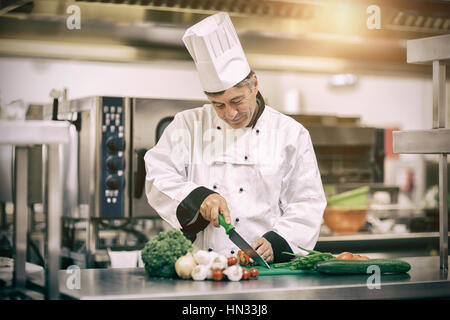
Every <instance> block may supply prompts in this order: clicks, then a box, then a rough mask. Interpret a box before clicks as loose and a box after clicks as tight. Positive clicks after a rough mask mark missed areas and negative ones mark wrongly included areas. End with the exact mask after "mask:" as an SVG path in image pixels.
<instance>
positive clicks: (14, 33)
mask: <svg viewBox="0 0 450 320" xmlns="http://www.w3.org/2000/svg"><path fill="white" fill-rule="evenodd" d="M71 5H75V6H77V7H78V8H79V9H80V10H79V12H80V17H81V20H80V22H81V24H80V27H81V28H80V29H73V30H70V29H69V28H68V26H67V20H68V19H69V18H70V16H71V15H72V14H73V11H68V8H69V7H70V6H71ZM373 5H375V6H376V8H375V9H379V17H380V20H379V22H380V24H379V26H380V28H379V29H369V27H368V24H367V21H368V20H370V19H371V16H372V15H373V13H374V11H367V10H370V8H369V7H370V6H373ZM368 8H369V9H368ZM371 8H373V7H371ZM218 11H227V12H228V13H229V14H230V16H231V18H232V20H233V23H234V24H235V26H236V29H237V31H238V34H239V37H240V39H241V42H242V45H243V47H244V50H245V51H246V54H247V56H248V59H249V61H250V64H251V65H252V67H253V68H255V69H267V70H302V71H319V72H371V73H373V72H381V73H404V72H406V73H414V74H427V75H429V74H430V70H428V69H429V68H427V67H424V66H417V65H408V64H406V40H408V39H416V38H423V37H428V36H434V35H441V34H448V33H450V1H448V0H445V1H444V0H440V1H437V0H435V1H431V0H379V1H376V0H358V1H355V0H320V1H295V0H179V1H176V0H141V1H139V0H109V1H108V0H97V1H74V0H71V1H69V0H61V1H59V0H35V1H23V0H21V1H13V0H10V1H2V2H0V54H1V55H4V56H11V55H12V56H34V57H50V58H65V59H87V60H95V61H98V60H101V61H105V60H106V61H124V62H129V61H134V62H145V61H150V60H158V59H175V60H190V57H189V55H188V54H187V51H186V50H185V48H184V46H183V44H182V41H181V37H182V35H183V33H184V30H185V29H186V28H187V27H188V26H190V25H192V24H194V23H195V22H197V21H200V20H201V19H203V18H204V17H206V16H208V15H210V14H213V13H216V12H218ZM370 21H375V20H370Z"/></svg>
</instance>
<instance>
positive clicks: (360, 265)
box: [273, 246, 411, 275]
mask: <svg viewBox="0 0 450 320" xmlns="http://www.w3.org/2000/svg"><path fill="white" fill-rule="evenodd" d="M299 248H300V249H302V250H304V251H306V252H308V255H301V254H293V253H289V252H285V253H286V254H290V255H292V256H293V258H292V260H291V261H289V262H283V263H275V264H274V265H273V267H275V268H281V267H290V268H291V269H293V270H314V271H318V272H321V273H324V274H335V275H338V274H367V273H368V272H367V270H368V268H369V267H374V266H377V267H378V268H379V270H380V272H382V273H403V272H408V271H409V270H410V269H411V265H410V264H409V263H408V262H406V261H402V260H393V259H370V258H369V257H367V256H360V255H359V254H354V253H351V252H342V253H340V254H339V255H338V256H337V257H335V256H333V255H332V254H331V253H326V252H319V251H315V250H307V249H304V248H302V247H300V246H299Z"/></svg>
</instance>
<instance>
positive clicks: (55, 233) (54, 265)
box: [46, 145, 62, 300]
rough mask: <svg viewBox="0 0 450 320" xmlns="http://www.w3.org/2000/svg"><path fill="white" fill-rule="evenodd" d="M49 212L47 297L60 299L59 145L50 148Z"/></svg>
mask: <svg viewBox="0 0 450 320" xmlns="http://www.w3.org/2000/svg"><path fill="white" fill-rule="evenodd" d="M47 150H48V171H47V172H48V214H47V260H48V264H47V268H46V299H52V300H54V299H59V280H58V273H59V267H60V250H61V248H60V246H61V217H62V194H61V181H60V172H59V170H60V168H59V145H49V146H48V148H47Z"/></svg>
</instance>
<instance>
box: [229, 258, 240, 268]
mask: <svg viewBox="0 0 450 320" xmlns="http://www.w3.org/2000/svg"><path fill="white" fill-rule="evenodd" d="M237 262H238V260H237V258H236V257H234V256H231V257H229V258H228V265H229V266H232V265H234V264H236V263H237Z"/></svg>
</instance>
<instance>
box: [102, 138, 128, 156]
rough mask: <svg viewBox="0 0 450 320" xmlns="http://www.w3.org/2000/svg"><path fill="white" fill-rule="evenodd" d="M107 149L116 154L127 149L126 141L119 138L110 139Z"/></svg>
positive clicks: (107, 141) (107, 142)
mask: <svg viewBox="0 0 450 320" xmlns="http://www.w3.org/2000/svg"><path fill="white" fill-rule="evenodd" d="M106 147H107V148H108V150H109V152H110V153H112V154H115V153H117V152H118V151H122V150H123V149H125V140H124V139H123V138H118V137H109V138H108V139H107V140H106Z"/></svg>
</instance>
